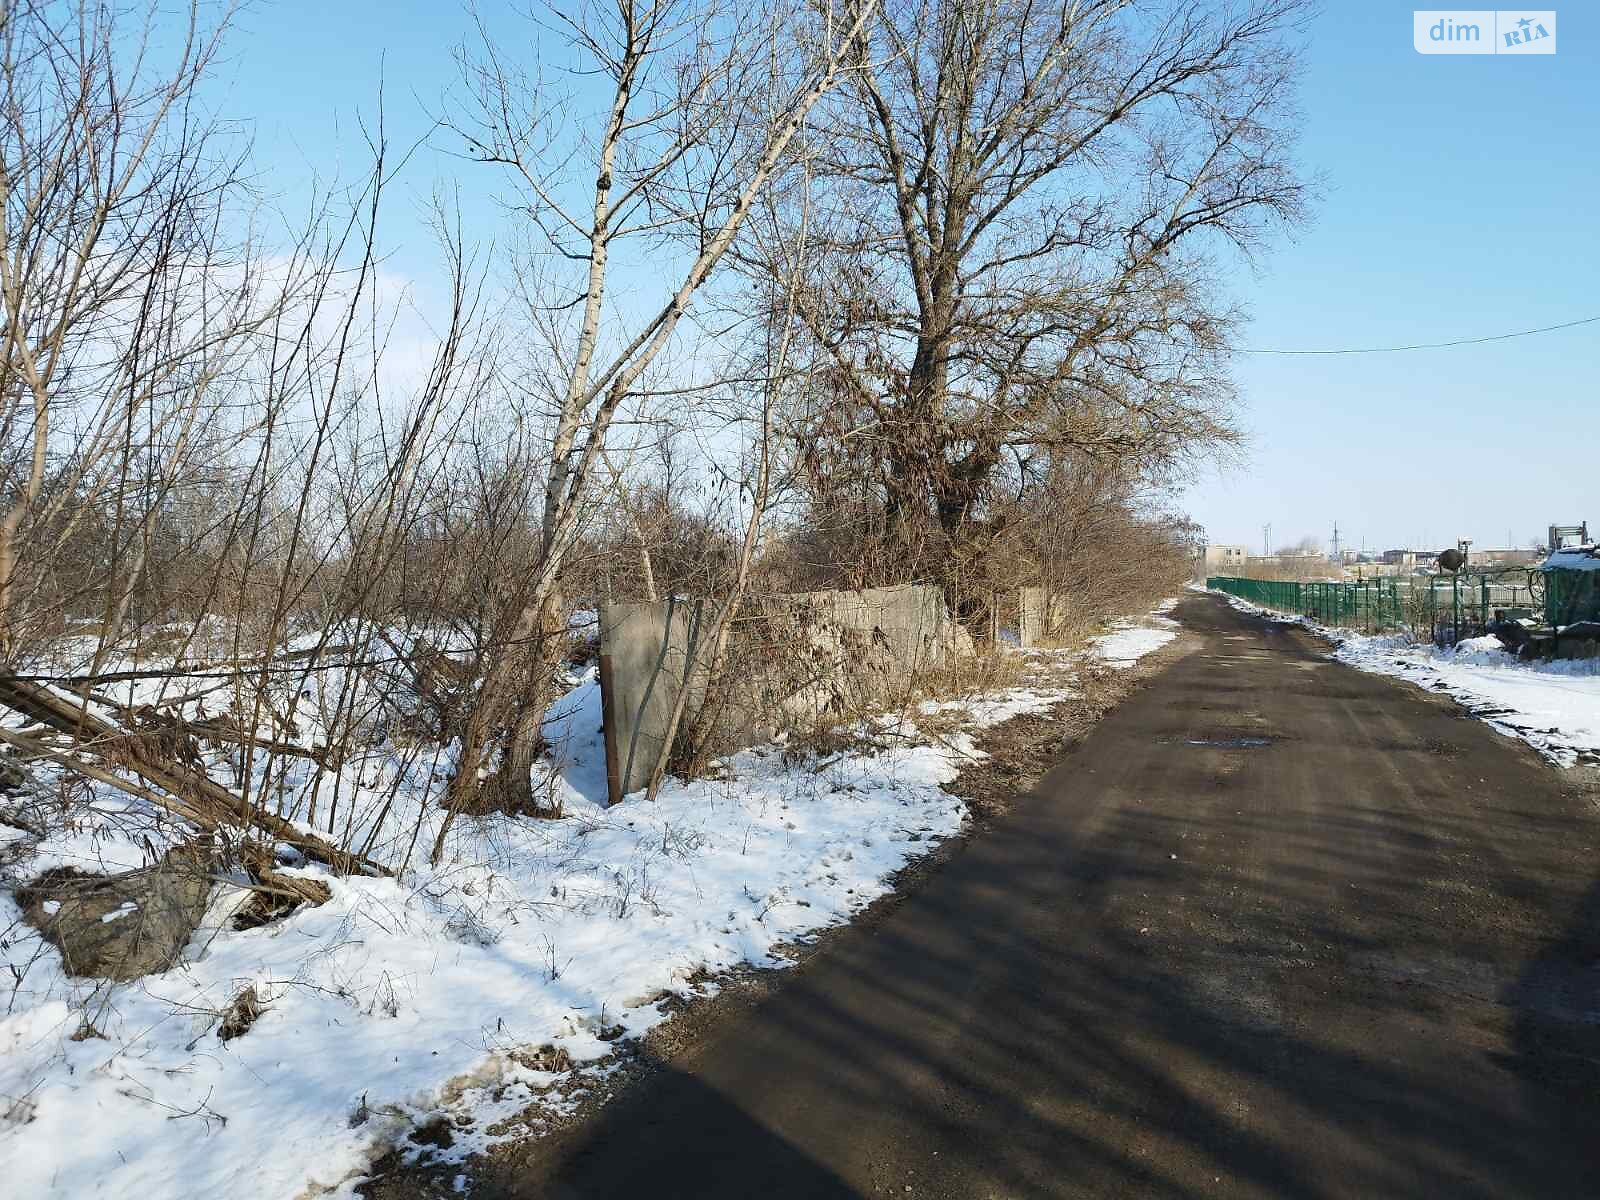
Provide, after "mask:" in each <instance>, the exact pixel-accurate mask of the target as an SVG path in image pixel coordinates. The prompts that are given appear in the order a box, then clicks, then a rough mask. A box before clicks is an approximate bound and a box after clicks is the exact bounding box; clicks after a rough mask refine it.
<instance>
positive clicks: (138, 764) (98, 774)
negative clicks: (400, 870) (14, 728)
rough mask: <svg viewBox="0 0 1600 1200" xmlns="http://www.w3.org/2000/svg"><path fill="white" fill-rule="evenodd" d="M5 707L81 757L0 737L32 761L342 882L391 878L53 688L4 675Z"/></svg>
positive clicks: (0, 676)
mask: <svg viewBox="0 0 1600 1200" xmlns="http://www.w3.org/2000/svg"><path fill="white" fill-rule="evenodd" d="M0 704H4V705H6V706H7V707H9V708H12V709H15V710H16V711H17V712H20V713H22V714H23V715H24V716H27V717H30V718H32V719H33V720H35V721H37V722H39V723H40V724H41V725H46V726H48V727H50V728H51V729H54V730H56V731H57V732H59V733H63V734H66V735H67V736H68V737H70V738H71V739H72V741H73V744H74V747H75V748H76V750H77V753H68V752H63V751H59V750H53V749H51V748H50V747H48V746H45V745H44V744H42V743H41V742H39V741H37V740H36V739H34V738H28V737H24V736H23V735H21V734H16V733H12V732H10V731H8V730H0V739H3V740H5V741H6V742H8V743H10V744H11V745H12V746H15V747H16V748H17V749H19V750H22V751H24V752H26V753H29V754H33V755H36V756H38V757H43V758H48V759H51V760H52V761H54V762H57V763H60V764H61V765H63V766H66V767H68V768H70V769H71V770H74V771H78V772H80V773H82V774H84V775H87V776H88V777H89V778H91V779H97V780H99V781H100V782H102V783H105V784H109V785H110V786H112V787H115V788H118V789H119V790H121V791H124V792H127V793H128V794H130V795H133V796H138V797H139V798H141V799H144V800H148V801H149V802H150V803H152V804H155V805H157V806H158V807H160V808H162V809H164V810H165V811H167V812H170V813H172V814H174V815H175V816H179V817H182V818H183V819H184V820H186V821H190V822H192V823H194V824H195V825H198V826H199V827H200V828H201V829H204V830H207V831H211V830H215V829H217V828H218V827H220V826H223V825H228V824H237V825H243V826H248V827H251V828H254V829H258V830H260V831H261V832H263V833H266V834H269V835H270V836H271V837H273V838H274V839H275V840H276V841H280V842H284V843H286V844H287V845H290V846H293V847H294V848H295V849H296V850H299V851H300V852H301V853H303V854H305V855H307V856H308V857H310V858H313V859H316V860H317V861H319V862H322V863H326V864H327V865H328V866H329V867H331V868H333V870H335V871H337V872H338V873H339V874H341V875H349V874H360V873H362V872H365V871H371V872H376V873H377V874H380V875H388V874H390V873H391V872H389V871H388V870H387V868H385V867H382V866H380V865H379V864H377V863H374V862H372V861H371V860H370V859H368V858H365V857H363V856H361V855H357V854H351V853H349V852H348V851H345V850H341V849H340V848H339V847H337V846H335V845H333V844H332V843H331V842H328V841H326V840H325V839H323V838H320V837H318V836H317V835H316V834H312V833H306V832H304V831H302V830H300V829H297V828H296V827H295V826H294V825H292V824H290V823H289V822H288V821H285V820H284V819H283V818H281V817H278V816H275V815H273V814H272V813H269V812H265V811H263V810H262V809H259V808H256V807H253V806H252V805H250V804H249V803H247V802H246V801H245V800H244V799H242V798H241V797H239V796H237V795H235V794H234V793H233V792H230V791H229V790H228V789H227V788H225V787H223V786H222V785H221V784H219V783H217V782H216V781H215V780H213V779H211V778H210V777H209V776H208V775H206V774H205V773H204V772H203V771H200V770H197V769H194V768H191V767H186V766H183V765H181V764H179V763H175V762H172V761H170V760H166V759H163V758H160V757H157V755H156V753H155V752H154V746H153V743H152V741H151V740H149V739H146V738H141V737H140V736H139V735H137V734H131V733H129V732H127V731H126V730H123V729H119V728H118V727H116V726H115V725H112V724H111V723H110V722H109V721H106V720H103V719H102V718H100V717H98V716H96V715H95V714H94V713H91V712H89V711H88V710H87V709H86V708H85V707H83V706H81V705H78V704H74V703H72V702H71V701H69V700H67V699H65V698H64V697H62V696H59V695H57V694H56V693H54V692H52V691H50V690H49V689H48V688H44V687H40V686H39V685H37V684H33V683H29V682H27V681H25V680H21V679H18V678H16V677H15V676H14V675H11V674H10V673H8V672H4V671H0ZM85 754H88V755H93V756H94V758H95V759H98V760H99V762H93V761H90V760H88V759H86V758H85V757H84V755H85ZM119 767H120V768H123V769H126V770H129V771H132V772H133V773H134V774H136V775H138V776H139V777H140V778H141V779H143V780H144V781H145V784H148V785H151V786H144V785H142V784H138V783H135V782H134V781H132V780H130V779H127V778H125V777H123V776H122V775H120V774H119V773H118V772H117V771H116V770H115V769H114V768H119Z"/></svg>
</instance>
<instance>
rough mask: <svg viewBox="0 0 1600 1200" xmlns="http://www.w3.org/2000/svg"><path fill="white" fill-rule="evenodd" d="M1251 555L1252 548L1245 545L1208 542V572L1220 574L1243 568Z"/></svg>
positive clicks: (1206, 560) (1206, 558) (1206, 562)
mask: <svg viewBox="0 0 1600 1200" xmlns="http://www.w3.org/2000/svg"><path fill="white" fill-rule="evenodd" d="M1249 557H1250V550H1249V548H1248V547H1245V546H1235V545H1228V544H1225V543H1222V542H1216V543H1211V544H1208V545H1207V546H1206V553H1205V564H1206V574H1207V575H1220V574H1225V573H1227V572H1228V571H1236V570H1242V569H1243V568H1244V565H1245V560H1246V559H1248V558H1249Z"/></svg>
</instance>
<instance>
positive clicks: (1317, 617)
mask: <svg viewBox="0 0 1600 1200" xmlns="http://www.w3.org/2000/svg"><path fill="white" fill-rule="evenodd" d="M1206 586H1207V587H1208V588H1215V589H1216V590H1217V591H1220V592H1227V593H1228V594H1229V595H1230V596H1237V597H1239V599H1241V600H1248V601H1249V602H1250V603H1251V604H1259V605H1260V606H1261V607H1262V608H1271V609H1275V610H1276V611H1278V612H1283V613H1293V614H1294V615H1296V616H1301V617H1309V618H1311V619H1312V620H1313V621H1315V622H1317V624H1319V625H1337V626H1340V627H1341V628H1345V629H1359V630H1361V631H1362V632H1364V633H1382V632H1383V631H1385V630H1389V629H1399V628H1401V627H1402V626H1403V625H1404V624H1405V609H1404V606H1403V604H1402V602H1401V589H1400V586H1399V581H1398V580H1396V579H1391V578H1384V579H1356V580H1350V581H1348V582H1345V583H1294V582H1283V581H1280V580H1273V579H1236V578H1233V577H1231V576H1226V575H1213V576H1211V577H1210V578H1208V579H1207V580H1206Z"/></svg>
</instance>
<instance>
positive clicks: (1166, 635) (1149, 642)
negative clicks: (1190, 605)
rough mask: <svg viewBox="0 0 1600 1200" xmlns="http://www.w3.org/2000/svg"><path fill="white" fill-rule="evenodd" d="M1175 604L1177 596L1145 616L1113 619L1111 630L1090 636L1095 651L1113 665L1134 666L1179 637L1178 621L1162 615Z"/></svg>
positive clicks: (1165, 601) (1164, 601)
mask: <svg viewBox="0 0 1600 1200" xmlns="http://www.w3.org/2000/svg"><path fill="white" fill-rule="evenodd" d="M1177 603H1178V601H1177V598H1176V597H1174V598H1173V599H1170V600H1163V601H1162V602H1161V603H1160V604H1159V605H1157V606H1156V610H1155V612H1154V613H1152V614H1151V615H1150V616H1148V617H1141V618H1137V619H1134V618H1125V619H1123V620H1121V621H1114V622H1112V625H1111V632H1110V633H1108V634H1105V635H1104V636H1102V637H1096V638H1090V639H1089V643H1090V645H1091V646H1092V647H1093V650H1094V653H1095V654H1096V655H1097V656H1099V657H1100V658H1103V659H1105V660H1106V661H1107V662H1109V663H1110V664H1111V665H1112V666H1114V667H1120V668H1124V669H1126V668H1128V667H1131V666H1133V665H1134V663H1136V662H1138V661H1139V659H1141V658H1143V657H1144V656H1145V655H1146V654H1149V653H1150V652H1151V651H1154V650H1159V649H1161V647H1163V646H1165V645H1166V644H1167V643H1168V642H1170V641H1171V640H1172V639H1173V638H1175V637H1177V636H1178V632H1177V631H1178V628H1179V626H1178V623H1177V622H1176V621H1174V620H1172V618H1170V617H1168V616H1166V615H1165V614H1166V613H1169V612H1171V611H1172V610H1173V609H1174V608H1175V607H1176V606H1177Z"/></svg>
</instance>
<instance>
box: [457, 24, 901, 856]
mask: <svg viewBox="0 0 1600 1200" xmlns="http://www.w3.org/2000/svg"><path fill="white" fill-rule="evenodd" d="M874 3H875V0H851V2H850V3H848V4H846V5H845V6H844V7H843V8H841V9H838V10H836V9H834V8H833V7H832V6H831V5H822V6H818V7H817V8H814V9H810V10H803V11H806V12H809V14H810V16H809V20H808V22H807V23H806V25H805V29H806V30H807V31H808V33H807V36H806V37H804V38H801V37H797V36H795V34H796V32H797V31H798V30H799V29H800V28H801V25H800V23H799V22H798V20H791V19H790V16H791V14H785V13H782V12H777V11H774V10H768V9H761V8H757V9H749V8H738V7H734V6H729V7H726V8H725V7H722V6H721V5H718V4H715V3H706V2H704V0H653V2H640V0H610V2H608V3H604V4H598V5H595V6H593V7H590V8H586V9H584V10H582V11H581V12H580V13H579V14H578V15H577V16H574V17H571V18H567V17H563V16H561V15H560V14H552V19H553V20H555V21H556V22H557V23H558V24H561V25H563V26H564V27H565V28H566V29H567V30H568V33H569V40H570V45H571V48H572V49H573V50H574V51H575V53H576V55H577V56H578V58H579V60H580V61H581V63H582V64H583V66H582V70H584V71H585V72H587V73H589V74H591V75H595V76H598V77H599V78H601V79H603V80H605V83H606V91H607V96H606V99H605V105H604V108H603V110H602V111H601V113H600V114H599V116H598V118H597V120H596V122H595V125H594V127H592V128H585V127H579V128H576V129H574V128H572V127H571V125H570V124H569V123H567V122H565V121H564V120H563V117H562V114H563V112H564V111H566V109H567V107H568V105H567V103H566V99H567V98H563V99H562V100H558V101H556V102H554V103H553V104H547V103H546V96H547V93H546V92H545V91H544V90H542V89H541V88H540V86H538V84H537V83H536V82H535V81H534V80H533V79H531V78H530V77H529V76H528V74H527V73H525V72H522V71H518V70H517V69H515V68H514V66H513V65H512V64H511V63H510V62H509V61H508V60H507V58H506V56H505V55H504V54H503V53H502V52H501V51H500V50H499V49H498V48H497V47H496V46H495V45H494V44H493V43H492V41H490V40H489V39H487V38H485V42H484V46H483V48H482V50H481V51H480V52H479V53H478V54H477V55H476V56H473V57H471V58H465V59H464V73H465V77H466V81H467V84H468V87H469V92H470V96H471V101H472V103H471V105H470V109H469V112H468V113H466V114H464V115H462V116H460V117H458V118H455V119H453V120H452V121H451V122H450V124H451V127H452V128H453V129H455V130H456V131H457V132H458V133H459V134H461V135H462V136H463V137H464V138H465V139H466V144H467V146H468V147H469V151H470V153H471V154H472V155H473V156H475V157H477V158H480V159H482V160H483V161H486V162H488V163H492V164H495V165H497V166H500V167H503V168H505V169H506V170H507V171H508V172H509V174H510V176H511V178H512V180H513V181H514V183H515V184H516V186H517V188H518V204H519V206H520V207H521V208H522V210H523V211H525V212H526V213H527V214H528V216H529V220H530V221H531V223H532V224H533V226H534V227H535V228H536V229H537V231H538V233H539V235H540V237H541V238H542V239H544V241H545V243H546V246H547V249H548V251H549V253H551V254H553V255H554V256H556V258H557V259H558V260H562V261H568V262H573V263H576V264H578V266H579V269H580V271H581V279H580V280H579V282H578V283H577V286H575V287H573V288H571V290H570V291H568V292H566V293H562V294H557V295H553V296H552V295H551V294H550V293H548V292H547V293H545V295H544V297H543V298H542V301H541V305H542V306H543V307H544V308H545V310H546V311H545V312H544V313H542V314H541V316H540V319H541V320H542V321H544V322H546V324H547V325H548V322H549V321H550V318H551V313H571V314H573V315H574V323H573V324H572V325H571V326H570V328H569V329H568V331H567V336H566V337H564V338H559V339H556V344H557V345H558V346H559V347H560V349H561V351H562V353H561V355H560V359H559V361H560V362H561V364H562V366H563V368H564V370H563V371H562V372H561V373H560V374H559V376H556V377H552V378H551V379H549V380H548V382H549V383H551V384H553V385H554V386H553V388H552V389H551V393H550V394H549V395H548V396H546V397H544V399H545V401H546V403H547V405H548V411H547V413H546V419H547V420H548V423H549V427H550V447H549V456H548V467H547V470H546V473H545V487H544V498H543V505H542V511H541V517H540V538H539V545H538V549H537V551H536V553H535V554H534V555H532V556H531V558H530V559H529V561H527V562H525V563H522V564H519V565H518V566H517V569H516V573H515V577H514V579H513V580H512V581H511V583H510V585H509V586H508V587H507V588H506V589H505V598H504V602H503V605H502V613H501V616H500V618H499V619H498V621H497V622H496V625H495V636H494V646H495V649H496V652H495V654H494V655H493V656H492V657H491V659H490V661H489V663H488V666H487V669H486V671H485V675H484V679H483V682H482V685H481V687H480V689H479V693H478V699H477V703H476V704H475V706H474V707H473V710H472V712H471V713H470V715H469V717H468V719H467V721H466V725H465V729H464V732H463V737H462V753H461V760H460V763H459V766H458V769H457V772H456V775H455V777H454V779H453V781H452V785H451V794H450V799H449V811H450V813H451V814H454V813H456V812H458V811H461V810H462V809H464V808H468V807H471V806H473V805H475V804H477V803H479V802H480V801H479V798H478V793H479V790H480V786H481V784H482V782H483V781H484V780H486V779H492V780H493V781H494V785H495V789H496V790H497V791H498V792H499V793H500V794H501V795H502V796H503V797H505V798H506V799H505V800H504V801H503V803H504V804H506V805H507V806H509V807H516V808H523V807H526V806H527V804H528V803H529V799H530V797H529V769H530V767H531V766H532V763H533V759H534V757H535V755H536V753H537V749H538V734H539V718H540V712H541V709H542V705H541V704H540V703H539V701H540V699H541V697H542V693H543V690H544V687H545V681H546V678H547V676H548V662H547V661H546V653H545V652H541V647H543V646H548V645H549V644H550V642H551V641H552V639H553V635H554V634H555V632H556V631H557V630H558V629H560V628H561V627H562V625H563V613H562V609H563V607H564V605H563V597H562V594H561V579H562V574H563V571H564V570H565V568H566V567H567V565H568V562H569V558H570V555H571V554H572V551H573V548H574V546H575V545H576V543H577V539H578V537H579V535H580V533H581V531H582V522H583V517H584V515H585V511H586V509H585V499H586V494H587V489H588V485H589V482H590V476H591V474H592V472H593V470H594V467H595V465H596V463H597V461H598V460H599V456H600V454H601V452H602V451H603V450H604V448H605V445H606V440H607V437H608V435H609V433H610V431H611V428H612V424H613V422H614V421H615V420H616V418H617V416H618V413H619V412H620V411H621V410H622V409H623V406H624V404H625V403H627V402H629V400H630V398H633V397H635V395H636V389H638V388H639V387H640V386H641V383H642V382H643V380H644V377H645V373H646V372H647V371H648V370H649V369H650V367H651V365H652V363H654V362H655V361H656V360H657V358H658V357H659V356H660V355H661V353H662V351H663V350H665V349H666V347H667V346H668V344H669V342H670V341H671V339H672V337H673V335H674V333H675V332H676V331H677V329H678V327H679V324H680V322H681V321H682V320H683V318H684V316H685V314H686V312H687V311H688V309H689V306H690V303H691V301H692V300H693V299H694V297H695V294H696V293H697V292H698V291H699V290H700V289H701V288H702V286H703V285H704V284H705V283H706V281H707V280H708V279H709V278H710V276H711V275H712V273H713V271H714V270H715V269H716V268H717V266H718V264H719V263H720V262H721V261H722V259H723V257H724V255H725V254H726V253H727V251H728V249H729V246H730V245H731V244H732V242H733V240H734V238H735V236H736V235H737V234H738V232H739V229H740V227H741V225H742V224H743V223H744V221H745V218H746V217H747V216H748V214H749V212H750V209H751V206H752V205H753V204H754V202H755V201H756V199H757V197H758V196H759V195H760V194H761V193H762V191H763V189H765V188H766V186H767V185H768V183H769V181H770V180H771V179H772V178H773V177H774V175H776V174H777V173H779V172H781V171H782V170H784V169H785V168H786V165H787V164H788V162H789V150H790V145H791V143H792V142H793V141H794V139H795V138H796V136H797V135H798V134H799V133H800V131H801V129H802V127H803V126H804V124H805V122H806V120H807V118H808V116H809V114H810V113H811V111H812V109H813V108H814V107H815V106H816V104H817V102H818V101H819V100H820V99H821V98H822V97H823V96H824V95H826V94H827V93H828V92H829V91H831V90H832V89H833V88H834V87H835V86H836V84H837V83H838V82H839V81H840V79H841V78H843V76H844V75H845V74H847V73H848V72H849V71H850V69H851V66H850V62H851V61H854V62H856V63H857V69H860V68H861V67H862V66H864V63H863V61H862V60H861V59H860V56H859V54H858V53H857V52H856V51H855V49H854V43H855V41H856V39H857V38H858V36H859V34H860V33H861V31H862V30H863V29H864V27H865V25H866V22H867V21H868V19H869V17H870V14H871V12H872V11H873V5H874ZM579 196H581V197H582V199H577V198H576V197H579ZM639 240H644V241H646V242H647V243H648V244H650V245H654V246H658V247H660V246H671V247H676V249H675V250H674V251H673V253H672V255H671V256H670V257H669V259H668V261H672V262H675V263H681V273H677V272H674V275H673V278H674V279H675V280H676V282H675V283H673V284H670V285H669V286H668V287H667V288H665V289H664V295H663V296H662V298H661V299H660V301H659V303H655V304H653V305H646V306H637V305H636V306H634V310H635V312H634V313H630V312H628V311H626V310H624V311H613V310H610V309H608V307H607V302H608V287H609V283H610V281H609V278H608V268H609V264H610V262H611V260H612V257H613V255H614V253H615V252H616V250H617V248H618V246H619V245H621V244H624V243H626V242H628V241H639ZM639 307H643V312H642V314H637V309H638V308H639ZM608 311H612V312H613V316H614V317H616V318H619V319H618V320H617V321H616V322H614V324H615V325H616V326H617V327H620V328H623V329H624V330H625V331H624V332H621V333H620V334H618V335H616V336H614V337H603V336H602V317H603V315H604V314H606V313H607V312H608ZM635 314H637V315H635ZM630 316H634V319H632V320H631V321H630V320H629V317H630ZM447 828H448V822H447V823H446V826H445V827H444V828H441V831H440V835H439V839H438V841H437V842H436V845H435V851H434V852H435V856H436V857H437V855H438V854H439V853H441V852H442V848H443V844H444V842H443V839H444V834H445V832H446V830H447Z"/></svg>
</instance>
